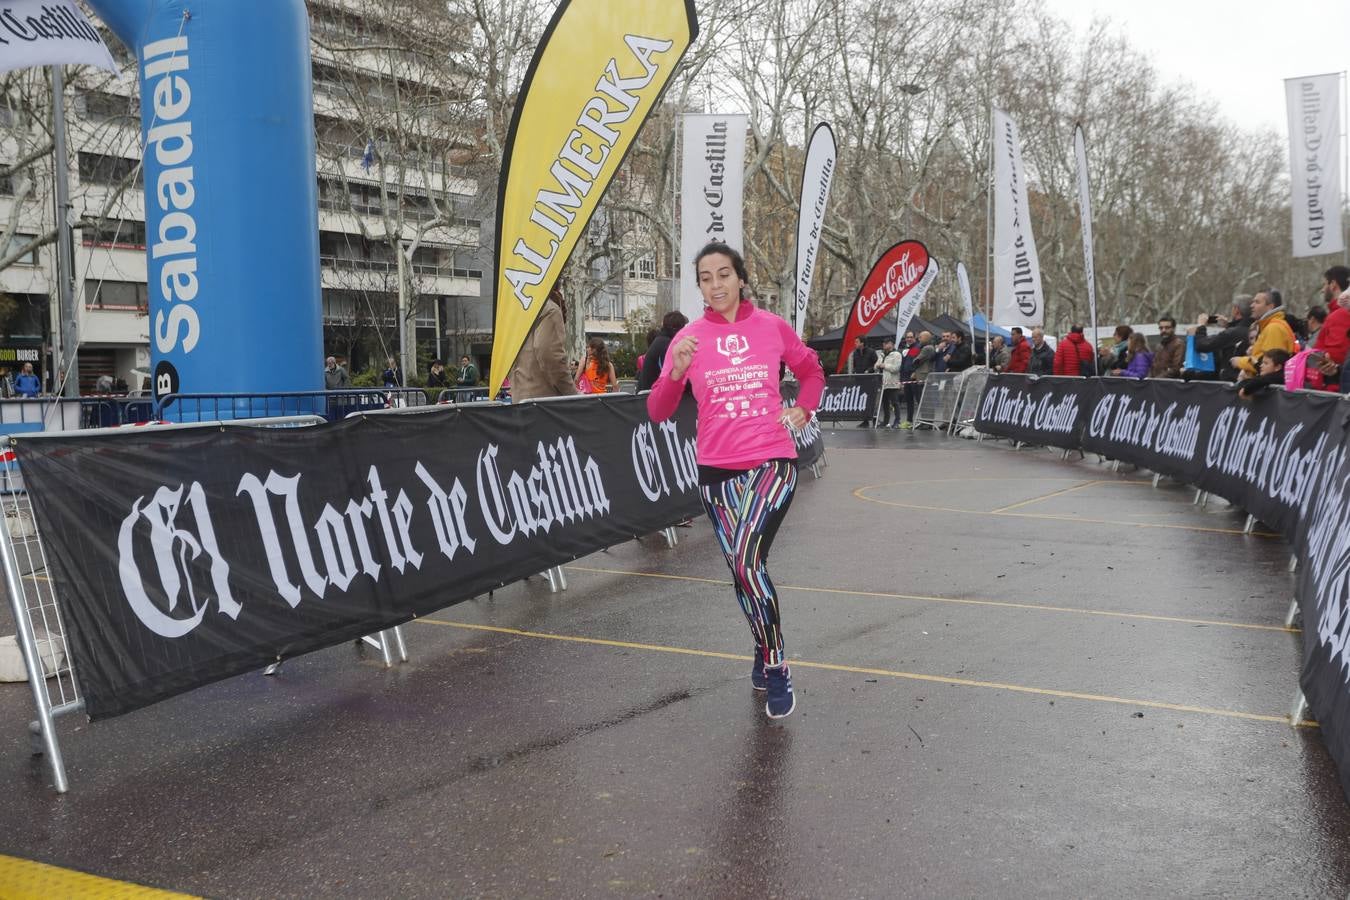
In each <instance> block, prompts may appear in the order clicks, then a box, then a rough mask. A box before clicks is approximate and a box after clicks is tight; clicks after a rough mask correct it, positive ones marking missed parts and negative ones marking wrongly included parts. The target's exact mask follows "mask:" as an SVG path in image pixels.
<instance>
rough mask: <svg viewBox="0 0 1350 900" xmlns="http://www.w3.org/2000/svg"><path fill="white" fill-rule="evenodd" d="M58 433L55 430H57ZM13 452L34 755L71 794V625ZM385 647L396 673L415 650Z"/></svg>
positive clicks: (12, 551)
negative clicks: (60, 724) (64, 727)
mask: <svg viewBox="0 0 1350 900" xmlns="http://www.w3.org/2000/svg"><path fill="white" fill-rule="evenodd" d="M325 421H326V420H325V419H324V418H323V417H322V416H315V415H306V416H289V417H267V418H259V419H252V420H249V419H231V420H221V421H216V422H199V423H193V424H182V425H178V424H160V423H147V424H146V427H148V428H155V429H165V430H168V429H173V430H181V429H189V428H237V427H257V428H304V427H310V426H313V425H322V424H324V422H325ZM53 430H56V429H53ZM88 433H90V434H100V433H101V434H128V433H130V432H128V431H126V430H124V429H123V428H108V429H92V430H90V431H89V432H88ZM6 441H7V443H6V450H5V452H4V453H3V454H0V462H2V463H3V465H0V507H3V509H4V524H5V527H4V528H3V529H2V530H0V563H3V568H4V578H5V589H6V591H7V593H8V594H9V603H10V608H11V610H12V612H13V614H14V622H15V626H16V628H17V631H18V643H19V648H20V650H21V652H22V654H23V661H24V670H25V671H26V672H27V674H28V684H29V687H30V688H31V689H32V692H33V705H34V707H35V708H36V710H37V719H36V720H34V721H32V722H30V723H28V731H29V737H30V740H31V741H32V743H33V754H34V755H35V756H36V755H45V756H46V757H47V764H48V766H50V768H51V772H52V782H53V785H54V786H55V788H56V790H57V792H58V793H62V794H64V793H65V792H66V791H67V790H68V789H69V782H68V780H67V778H66V767H65V760H64V758H63V757H62V755H61V744H60V741H59V740H58V738H57V734H56V719H58V718H60V717H61V716H66V715H69V714H71V713H76V712H80V711H82V710H83V709H84V701H83V699H81V697H80V693H79V688H78V686H77V683H76V681H75V673H74V669H73V668H72V663H71V658H70V642H69V639H68V637H67V632H66V626H65V622H64V621H63V620H62V617H61V609H60V605H59V604H58V603H57V598H56V588H55V584H54V582H53V581H52V579H51V570H50V568H49V567H48V564H47V553H46V550H45V548H44V547H43V544H42V535H41V533H40V532H39V530H38V526H37V519H36V518H35V517H34V515H33V504H32V499H31V497H30V496H29V494H28V491H26V490H25V489H24V487H23V481H22V478H21V477H20V475H19V472H18V470H17V467H16V466H15V464H14V451H13V449H12V445H13V440H12V439H6ZM363 640H364V641H366V642H368V643H370V644H372V645H373V646H375V647H377V648H379V649H380V650H381V652H382V654H383V656H384V664H385V666H386V667H389V666H392V665H393V664H394V663H393V654H392V652H391V649H390V648H391V642H392V645H393V646H394V647H395V648H397V652H398V655H399V659H400V661H401V662H407V661H408V648H407V644H406V642H405V641H404V638H403V631H402V628H401V627H398V626H396V627H394V628H392V629H389V630H388V632H383V631H382V632H379V633H378V634H376V635H369V636H366V637H365V638H363ZM278 665H279V663H278V664H273V665H271V666H268V667H267V668H266V669H264V670H263V674H269V675H270V674H272V673H274V672H275V671H276V670H277V668H278Z"/></svg>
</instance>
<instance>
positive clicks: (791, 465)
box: [699, 459, 797, 668]
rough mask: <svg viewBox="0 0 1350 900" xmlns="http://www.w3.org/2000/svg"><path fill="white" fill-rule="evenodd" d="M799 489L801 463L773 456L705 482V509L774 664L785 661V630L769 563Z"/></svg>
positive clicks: (767, 661)
mask: <svg viewBox="0 0 1350 900" xmlns="http://www.w3.org/2000/svg"><path fill="white" fill-rule="evenodd" d="M796 488H797V464H796V462H795V461H792V460H782V459H773V460H769V461H768V462H766V463H764V464H763V465H760V466H758V467H757V468H754V469H750V470H749V471H747V472H742V473H740V474H739V475H735V476H733V477H731V478H728V479H727V480H725V481H722V482H720V483H718V484H705V485H702V486H700V488H699V491H700V492H701V493H702V495H703V508H704V509H705V510H707V512H708V518H710V519H712V523H713V530H714V531H716V532H717V540H718V542H719V543H720V544H721V545H722V553H723V555H725V556H726V558H727V565H728V566H730V567H731V576H732V580H733V582H734V583H735V585H736V599H737V600H739V601H740V603H741V610H742V611H743V612H744V613H745V618H746V621H748V622H749V623H750V632H751V634H753V635H754V637H755V647H756V648H757V649H758V650H759V653H760V656H761V657H763V659H764V665H765V666H768V667H769V668H773V667H776V666H781V665H782V664H783V632H782V629H781V626H780V621H779V615H778V592H777V591H776V590H774V587H773V582H772V581H770V580H769V572H768V569H767V567H766V565H765V563H766V562H767V560H768V558H769V547H770V546H772V544H773V539H774V535H776V534H777V533H778V526H779V525H781V524H783V517H784V516H786V515H787V511H788V506H790V505H791V503H792V494H793V492H794V491H795V490H796Z"/></svg>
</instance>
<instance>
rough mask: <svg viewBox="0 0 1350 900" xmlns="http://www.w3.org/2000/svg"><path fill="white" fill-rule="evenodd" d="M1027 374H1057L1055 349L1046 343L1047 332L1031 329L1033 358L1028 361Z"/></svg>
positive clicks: (1040, 329)
mask: <svg viewBox="0 0 1350 900" xmlns="http://www.w3.org/2000/svg"><path fill="white" fill-rule="evenodd" d="M1027 374H1029V375H1053V374H1055V348H1054V347H1051V346H1050V345H1049V344H1047V343H1046V342H1045V330H1044V329H1042V328H1039V327H1038V328H1033V329H1031V356H1030V358H1029V360H1028V361H1027Z"/></svg>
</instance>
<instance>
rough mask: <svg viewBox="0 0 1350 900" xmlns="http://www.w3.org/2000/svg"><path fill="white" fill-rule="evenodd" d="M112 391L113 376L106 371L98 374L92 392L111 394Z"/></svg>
mask: <svg viewBox="0 0 1350 900" xmlns="http://www.w3.org/2000/svg"><path fill="white" fill-rule="evenodd" d="M112 392H113V377H112V376H111V375H109V374H108V373H107V372H104V373H103V374H102V375H100V376H98V381H96V382H94V393H96V394H111V393H112Z"/></svg>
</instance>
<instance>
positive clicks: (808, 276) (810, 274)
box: [792, 122, 838, 337]
mask: <svg viewBox="0 0 1350 900" xmlns="http://www.w3.org/2000/svg"><path fill="white" fill-rule="evenodd" d="M837 154H838V147H837V145H836V144H835V142H834V130H833V129H832V128H830V126H829V125H828V124H827V123H825V122H821V123H820V124H819V125H817V126H816V130H815V131H813V132H811V142H810V143H809V144H808V145H807V147H806V162H805V163H804V164H803V165H802V190H801V194H799V195H798V203H799V204H800V205H799V207H798V210H797V283H796V303H795V308H794V310H793V320H792V321H793V325H794V326H795V327H796V329H797V336H798V337H801V335H802V330H803V329H804V328H805V327H806V305H807V303H808V302H809V301H810V299H811V282H812V280H813V279H814V277H815V274H816V255H817V254H818V253H819V252H820V231H821V228H822V227H823V226H824V224H825V207H826V206H827V205H828V204H829V200H830V182H831V180H833V178H834V164H835V157H836V155H837Z"/></svg>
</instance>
